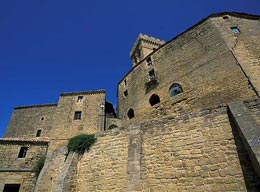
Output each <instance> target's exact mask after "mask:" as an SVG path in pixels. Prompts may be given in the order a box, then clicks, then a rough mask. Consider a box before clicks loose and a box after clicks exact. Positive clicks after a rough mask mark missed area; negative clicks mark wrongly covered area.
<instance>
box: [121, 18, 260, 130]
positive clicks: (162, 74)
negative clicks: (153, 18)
mask: <svg viewBox="0 0 260 192" xmlns="http://www.w3.org/2000/svg"><path fill="white" fill-rule="evenodd" d="M220 18H221V19H222V20H223V18H222V17H220ZM223 22H224V20H223ZM225 30H228V32H229V33H230V34H231V35H233V34H232V32H231V30H230V28H228V29H225ZM150 57H151V59H152V62H153V67H152V68H151V67H148V66H147V62H146V61H145V60H143V61H142V62H141V63H140V64H139V65H137V66H135V67H134V68H132V69H131V70H130V72H129V73H128V74H127V75H126V76H125V77H124V78H123V79H122V80H121V81H120V82H119V84H118V112H119V118H122V119H123V121H122V125H123V126H128V125H130V124H131V123H137V122H141V121H144V120H148V121H149V120H150V119H153V118H161V117H163V116H164V117H165V116H168V115H169V116H170V115H175V114H179V113H183V112H186V111H190V110H191V109H192V110H194V109H196V108H206V107H211V106H215V105H219V104H226V103H229V102H233V101H239V100H245V99H250V98H256V97H257V96H256V93H255V91H254V88H253V87H252V86H251V85H250V84H249V82H248V78H247V77H246V76H245V74H244V72H243V70H242V69H241V68H240V66H239V63H238V61H237V59H236V58H235V57H234V55H233V52H232V51H231V50H230V48H229V47H228V46H227V45H226V42H225V41H224V39H223V37H222V33H221V32H220V31H219V30H218V28H217V26H216V25H215V21H213V20H212V19H211V18H209V19H207V20H205V21H204V22H202V23H199V24H197V25H196V26H194V27H192V28H191V29H189V30H188V31H186V32H184V33H182V34H181V35H179V36H177V37H176V38H174V39H173V40H171V41H169V42H168V43H166V44H165V45H164V46H162V47H161V48H159V49H158V50H157V51H155V52H153V53H152V54H151V55H150ZM152 69H153V70H154V72H155V74H156V76H157V82H155V83H154V84H152V85H148V84H147V82H148V81H149V75H148V72H149V71H151V70H152ZM259 71H260V70H259ZM173 83H178V84H180V85H181V86H182V89H183V93H181V94H178V95H176V96H174V97H170V95H169V88H170V86H171V85H172V84H173ZM126 90H127V93H128V95H127V96H126V95H125V91H126ZM153 94H156V95H158V96H159V97H160V103H159V104H156V105H154V106H151V105H150V103H149V99H150V98H151V96H152V95H153ZM130 108H132V109H133V110H134V113H135V117H134V118H132V119H130V120H129V118H128V116H127V112H128V110H129V109H130Z"/></svg>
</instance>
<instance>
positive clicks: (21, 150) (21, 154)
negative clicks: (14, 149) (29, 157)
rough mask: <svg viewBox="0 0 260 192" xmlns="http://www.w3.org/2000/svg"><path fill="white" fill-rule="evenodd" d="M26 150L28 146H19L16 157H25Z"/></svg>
mask: <svg viewBox="0 0 260 192" xmlns="http://www.w3.org/2000/svg"><path fill="white" fill-rule="evenodd" d="M27 151H28V147H21V149H20V151H19V155H18V158H25V156H26V153H27Z"/></svg>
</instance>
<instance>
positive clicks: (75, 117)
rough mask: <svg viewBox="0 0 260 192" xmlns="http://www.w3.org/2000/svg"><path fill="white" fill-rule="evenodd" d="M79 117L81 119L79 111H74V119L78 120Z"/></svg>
mask: <svg viewBox="0 0 260 192" xmlns="http://www.w3.org/2000/svg"><path fill="white" fill-rule="evenodd" d="M80 119H81V111H75V113H74V120H80Z"/></svg>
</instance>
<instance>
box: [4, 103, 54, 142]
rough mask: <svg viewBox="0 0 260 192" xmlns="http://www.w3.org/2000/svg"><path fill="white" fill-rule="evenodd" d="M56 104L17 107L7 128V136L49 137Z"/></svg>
mask: <svg viewBox="0 0 260 192" xmlns="http://www.w3.org/2000/svg"><path fill="white" fill-rule="evenodd" d="M56 106H57V105H56V104H51V105H34V106H25V107H16V108H15V109H14V112H13V114H12V117H11V119H10V121H9V124H8V127H7V129H6V133H5V137H22V138H34V137H36V133H37V130H41V137H49V136H50V130H51V128H52V120H53V115H54V113H55V110H56Z"/></svg>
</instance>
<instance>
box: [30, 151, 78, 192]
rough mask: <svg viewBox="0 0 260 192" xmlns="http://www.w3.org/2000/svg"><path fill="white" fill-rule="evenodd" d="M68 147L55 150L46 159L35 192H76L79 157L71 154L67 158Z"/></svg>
mask: <svg viewBox="0 0 260 192" xmlns="http://www.w3.org/2000/svg"><path fill="white" fill-rule="evenodd" d="M66 152H67V149H66V147H62V148H60V149H57V150H55V151H54V152H53V153H52V154H49V155H48V156H47V158H46V162H45V164H44V167H43V169H42V171H41V173H40V175H39V177H38V180H37V183H36V186H35V188H34V191H35V192H36V191H37V192H41V191H42V192H45V191H57V192H63V191H64V192H66V191H67V192H69V191H73V190H75V183H74V181H75V175H76V167H77V158H78V156H77V155H76V154H75V153H70V154H69V155H68V156H67V158H66V156H65V154H66Z"/></svg>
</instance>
